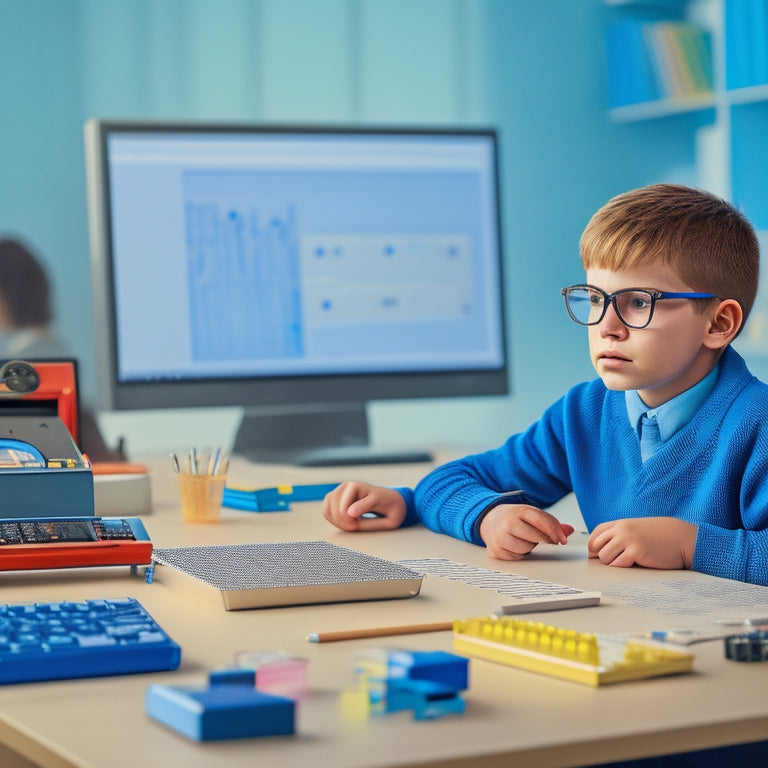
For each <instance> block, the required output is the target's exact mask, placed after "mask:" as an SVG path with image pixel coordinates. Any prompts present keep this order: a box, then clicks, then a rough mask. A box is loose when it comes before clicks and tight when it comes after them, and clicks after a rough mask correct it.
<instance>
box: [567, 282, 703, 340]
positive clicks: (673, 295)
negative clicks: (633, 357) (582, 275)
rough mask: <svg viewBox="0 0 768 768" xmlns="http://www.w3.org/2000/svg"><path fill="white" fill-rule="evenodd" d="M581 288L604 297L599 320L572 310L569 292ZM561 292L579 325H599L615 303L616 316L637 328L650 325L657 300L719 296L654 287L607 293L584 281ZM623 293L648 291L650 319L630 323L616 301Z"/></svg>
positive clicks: (571, 315)
mask: <svg viewBox="0 0 768 768" xmlns="http://www.w3.org/2000/svg"><path fill="white" fill-rule="evenodd" d="M576 289H581V290H588V291H597V292H598V293H599V294H601V295H602V297H603V309H602V312H600V317H598V318H597V320H592V321H591V322H588V323H584V322H582V321H581V320H579V319H577V318H576V317H575V316H574V314H573V312H572V311H571V305H570V304H569V303H568V294H569V293H570V291H573V290H576ZM560 293H561V294H562V295H563V298H564V299H565V308H566V310H567V311H568V316H569V317H570V318H571V320H573V322H574V323H577V324H578V325H597V324H598V323H600V322H602V319H603V318H604V317H605V313H606V312H607V311H608V307H609V305H611V304H613V309H614V311H615V312H616V317H618V318H619V320H621V322H622V323H624V325H626V326H627V328H633V329H635V330H640V329H642V328H647V327H648V326H649V325H650V322H651V320H652V319H653V312H654V310H655V309H656V302H657V301H661V300H662V299H716V298H717V296H715V294H714V293H697V292H695V291H682V292H681V291H658V290H654V289H652V288H622V289H621V290H618V291H614V292H613V293H606V291H604V290H603V289H602V288H598V287H597V286H596V285H589V284H588V283H583V284H579V285H569V286H568V287H567V288H562V289H561V290H560ZM622 293H647V294H648V295H649V296H650V297H651V309H650V311H649V312H648V320H646V322H645V323H643V324H642V325H633V324H632V323H628V322H627V321H626V320H625V319H624V318H623V317H622V315H621V312H620V311H619V306H618V304H617V303H616V297H617V296H620V295H621V294H622Z"/></svg>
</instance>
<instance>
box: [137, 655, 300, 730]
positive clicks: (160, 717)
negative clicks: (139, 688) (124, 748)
mask: <svg viewBox="0 0 768 768" xmlns="http://www.w3.org/2000/svg"><path fill="white" fill-rule="evenodd" d="M146 710H147V714H148V715H149V716H150V717H152V718H154V719H155V720H157V721H159V722H161V723H163V724H164V725H167V726H168V727H170V728H173V729H174V730H176V731H178V732H179V733H181V734H183V735H184V736H187V737H188V738H190V739H195V740H196V741H214V740H221V739H247V738H253V737H257V736H285V735H291V734H293V733H294V730H295V703H294V702H293V700H292V699H287V698H285V697H283V696H274V695H272V694H269V693H264V692H262V691H258V690H256V688H255V676H254V673H253V671H251V670H225V671H223V672H213V673H211V675H210V678H209V686H208V687H207V688H192V687H186V686H168V685H159V684H155V685H151V686H150V687H149V689H148V690H147V696H146Z"/></svg>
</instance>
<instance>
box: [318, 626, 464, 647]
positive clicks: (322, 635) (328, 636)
mask: <svg viewBox="0 0 768 768" xmlns="http://www.w3.org/2000/svg"><path fill="white" fill-rule="evenodd" d="M452 629H453V622H452V621H437V622H433V623H431V624H403V625H401V626H399V627H376V628H373V629H347V630H341V631H338V632H313V633H312V634H310V635H307V640H308V641H309V642H310V643H332V642H335V641H337V640H361V639H364V638H368V637H388V636H390V635H416V634H420V633H422V632H446V631H448V630H452Z"/></svg>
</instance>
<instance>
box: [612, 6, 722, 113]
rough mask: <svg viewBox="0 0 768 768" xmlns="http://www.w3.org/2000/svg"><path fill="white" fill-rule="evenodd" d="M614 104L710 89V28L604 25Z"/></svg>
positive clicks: (632, 23) (660, 23)
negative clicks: (606, 33) (607, 26)
mask: <svg viewBox="0 0 768 768" xmlns="http://www.w3.org/2000/svg"><path fill="white" fill-rule="evenodd" d="M607 52H608V73H609V94H610V104H611V106H612V107H620V106H625V105H629V104H639V103H643V102H648V101H654V100H657V99H685V98H688V97H695V96H701V95H707V94H711V93H712V89H713V82H712V46H711V40H710V35H709V32H707V31H706V30H705V29H703V28H701V27H698V26H695V25H692V24H687V23H683V22H672V21H657V22H643V21H640V20H638V19H621V20H618V21H615V22H614V23H612V24H611V25H610V26H609V28H608V44H607Z"/></svg>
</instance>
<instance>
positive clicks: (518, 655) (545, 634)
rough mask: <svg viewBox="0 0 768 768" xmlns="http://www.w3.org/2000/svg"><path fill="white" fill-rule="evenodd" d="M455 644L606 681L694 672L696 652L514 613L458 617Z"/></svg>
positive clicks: (525, 665)
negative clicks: (514, 615)
mask: <svg viewBox="0 0 768 768" xmlns="http://www.w3.org/2000/svg"><path fill="white" fill-rule="evenodd" d="M453 648H454V650H455V651H456V652H457V653H463V654H466V655H469V656H477V657H480V658H482V659H487V660H489V661H495V662H498V663H500V664H507V665H509V666H512V667H518V668H520V669H527V670H530V671H532V672H539V673H541V674H544V675H552V676H554V677H562V678H564V679H566V680H573V681H574V682H577V683H584V684H586V685H593V686H598V685H605V684H607V683H619V682H624V681H626V680H641V679H644V678H648V677H658V676H660V675H676V674H680V673H681V672H690V671H691V669H692V667H693V654H691V653H684V652H681V651H675V650H670V649H668V648H660V647H659V646H656V645H652V644H649V643H643V642H640V641H637V640H629V641H624V640H619V639H617V638H612V637H607V636H600V635H594V634H591V633H587V632H577V631H576V630H573V629H562V628H559V627H552V626H549V625H548V624H544V623H543V622H539V621H527V620H525V619H515V618H511V617H508V616H502V617H499V618H492V617H489V618H475V619H457V620H456V621H454V623H453Z"/></svg>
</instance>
